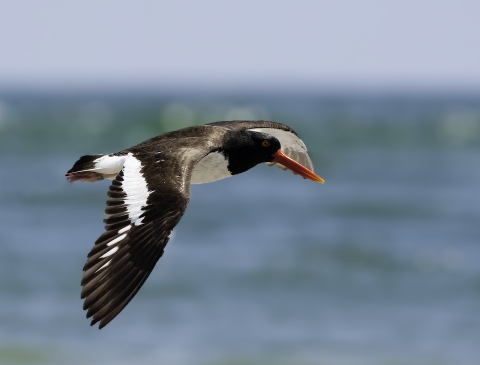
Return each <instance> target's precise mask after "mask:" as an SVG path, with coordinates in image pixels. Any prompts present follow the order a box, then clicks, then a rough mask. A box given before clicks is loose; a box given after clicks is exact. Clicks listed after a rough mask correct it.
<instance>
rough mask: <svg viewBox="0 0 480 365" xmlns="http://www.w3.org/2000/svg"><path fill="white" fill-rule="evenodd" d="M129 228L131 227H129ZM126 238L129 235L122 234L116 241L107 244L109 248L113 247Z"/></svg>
mask: <svg viewBox="0 0 480 365" xmlns="http://www.w3.org/2000/svg"><path fill="white" fill-rule="evenodd" d="M128 227H130V226H128ZM125 237H127V234H126V233H124V234H122V235H121V236H119V237H117V238H115V239H114V240H112V241H110V242H108V243H107V246H112V245H114V244H115V243H117V242H120V241H121V240H123V239H124V238H125Z"/></svg>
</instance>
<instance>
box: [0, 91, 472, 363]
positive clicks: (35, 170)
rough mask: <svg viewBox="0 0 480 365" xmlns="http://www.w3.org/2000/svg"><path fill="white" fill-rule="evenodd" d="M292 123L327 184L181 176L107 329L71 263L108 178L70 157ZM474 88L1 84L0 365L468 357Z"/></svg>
mask: <svg viewBox="0 0 480 365" xmlns="http://www.w3.org/2000/svg"><path fill="white" fill-rule="evenodd" d="M231 119H271V120H275V121H278V122H283V123H286V124H288V125H290V126H291V127H292V128H294V129H295V130H296V131H297V132H298V133H299V134H300V136H301V137H302V139H303V140H304V142H305V143H306V144H307V146H308V147H309V150H310V152H311V156H312V160H313V161H314V164H315V167H316V172H317V173H318V174H319V175H320V176H321V177H323V178H324V179H325V181H326V182H325V184H324V185H319V184H315V183H312V182H309V181H305V180H303V179H301V178H299V177H298V176H294V175H293V174H291V173H290V172H283V171H281V170H280V169H276V168H273V167H272V168H269V167H267V166H264V165H262V166H257V167H256V168H254V169H253V170H251V171H249V172H247V173H245V174H242V175H240V176H237V177H235V178H232V179H226V180H223V181H219V182H215V183H211V184H205V185H195V186H193V188H192V197H191V201H190V204H189V206H188V209H187V212H186V214H185V216H184V218H183V219H182V221H181V222H180V224H179V225H178V226H177V229H176V230H175V234H174V237H173V239H172V240H171V241H170V243H169V244H168V246H167V248H166V252H165V255H164V256H163V257H162V259H161V260H160V261H159V263H158V264H157V267H156V268H155V270H154V272H153V274H152V275H151V276H150V278H149V279H148V281H147V283H146V284H145V285H144V287H143V288H142V289H141V291H140V292H139V293H138V295H137V296H136V297H135V298H134V300H133V301H132V302H131V303H130V304H129V305H128V306H127V308H126V309H125V310H124V311H123V312H122V313H121V314H120V315H119V316H118V317H117V318H116V319H115V320H114V321H113V322H112V323H110V324H109V325H108V326H107V327H106V328H104V329H102V330H101V331H99V330H98V329H97V328H95V327H90V326H89V321H88V320H86V319H85V313H84V312H83V310H82V301H81V300H80V279H81V275H82V266H83V264H84V262H85V259H86V255H87V253H88V252H89V250H90V248H91V246H92V245H93V242H94V241H95V240H96V238H97V237H98V236H99V235H100V234H101V233H102V230H103V223H102V218H103V210H104V206H105V200H106V192H107V189H108V182H107V181H101V182H98V183H95V184H87V183H84V184H81V183H77V184H68V183H67V182H66V181H65V178H64V174H65V172H66V171H67V170H68V169H69V168H70V167H71V165H72V164H73V163H74V162H75V161H76V159H77V158H78V157H79V156H81V155H83V154H94V153H108V152H114V151H118V150H122V149H124V148H127V147H130V146H132V145H134V144H136V143H139V142H141V141H143V140H145V139H147V138H150V137H153V136H155V135H158V134H160V133H163V132H165V131H168V130H173V129H178V128H182V127H186V126H189V125H193V124H203V123H207V122H212V121H217V120H231ZM479 167H480V97H433V96H432V97H428V96H422V97H401V96H396V97H395V96H380V95H377V96H365V97H360V96H357V97H354V96H338V95H337V96H331V95H326V94H324V95H314V94H303V95H276V96H275V95H273V96H268V97H267V96H258V95H257V96H250V97H249V96H241V95H236V96H235V95H230V96H228V95H227V96H218V95H217V96H215V95H207V96H205V95H200V94H198V95H197V94H195V93H190V94H188V95H181V94H177V95H153V94H151V95H150V94H142V95H120V94H116V95H113V94H112V95H87V94H84V95H73V94H72V95H49V96H45V95H22V94H8V93H5V94H2V95H0V364H116V365H118V364H133V363H136V364H139V363H141V364H168V365H170V364H172V365H177V364H178V365H183V364H189V365H190V364H214V365H215V364H218V365H222V364H230V365H231V364H280V365H281V364H296V365H303V364H319V365H357V364H358V365H363V364H365V365H376V364H378V365H390V364H391V365H407V364H415V365H423V364H425V365H434V364H439V365H446V364H451V365H475V364H479V363H480V346H479V344H480V168H479Z"/></svg>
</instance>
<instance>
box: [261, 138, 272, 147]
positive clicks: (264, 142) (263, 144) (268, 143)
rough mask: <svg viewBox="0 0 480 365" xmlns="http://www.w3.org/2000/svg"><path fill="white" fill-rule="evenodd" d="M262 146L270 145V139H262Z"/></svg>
mask: <svg viewBox="0 0 480 365" xmlns="http://www.w3.org/2000/svg"><path fill="white" fill-rule="evenodd" d="M262 147H270V141H268V140H266V139H264V140H263V141H262Z"/></svg>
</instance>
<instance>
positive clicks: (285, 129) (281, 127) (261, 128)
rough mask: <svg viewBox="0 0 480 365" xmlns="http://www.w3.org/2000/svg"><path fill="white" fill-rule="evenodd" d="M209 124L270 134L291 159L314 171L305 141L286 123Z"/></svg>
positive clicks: (223, 122) (245, 122)
mask: <svg viewBox="0 0 480 365" xmlns="http://www.w3.org/2000/svg"><path fill="white" fill-rule="evenodd" d="M209 125H216V126H221V127H225V128H229V129H233V130H239V129H248V130H251V131H255V132H262V133H266V134H270V135H272V136H274V137H276V138H277V139H278V140H279V141H280V145H281V146H282V151H283V153H285V154H286V155H287V156H288V157H290V158H291V159H293V160H295V161H297V162H298V163H299V164H301V165H303V166H305V167H306V168H307V169H309V170H310V171H314V169H313V163H312V160H311V159H310V156H309V155H308V151H307V147H306V146H305V143H303V141H302V140H301V139H300V138H299V137H298V135H297V133H296V132H295V131H294V130H293V129H292V128H290V127H289V126H287V125H285V124H282V123H276V122H269V121H265V120H258V121H247V120H246V121H222V122H214V123H209ZM267 165H269V166H272V165H277V166H278V167H280V168H282V169H284V170H285V169H286V168H285V167H284V166H282V165H280V164H276V163H274V162H269V163H267Z"/></svg>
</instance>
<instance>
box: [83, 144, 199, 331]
mask: <svg viewBox="0 0 480 365" xmlns="http://www.w3.org/2000/svg"><path fill="white" fill-rule="evenodd" d="M177 160H178V159H172V158H170V159H169V158H168V157H162V158H159V157H158V154H157V155H141V154H138V155H135V154H134V153H129V154H128V155H127V157H126V159H125V163H124V166H123V168H122V170H121V171H120V173H119V174H118V176H117V177H116V178H115V180H114V181H113V182H112V184H111V185H110V188H109V191H108V200H107V207H106V209H105V213H106V217H105V219H104V222H105V229H106V231H105V233H103V234H102V235H101V236H100V237H99V238H98V240H97V241H96V242H95V245H94V247H93V248H92V250H91V251H90V253H89V254H88V259H87V262H86V263H85V266H84V268H83V271H84V274H83V278H82V286H83V290H82V294H81V296H82V299H83V298H84V299H85V302H84V305H83V308H84V309H86V310H88V312H87V318H89V317H93V318H92V322H91V324H92V325H94V324H95V323H97V322H99V321H100V325H99V328H102V327H104V326H105V325H106V324H108V323H109V322H110V321H111V320H112V319H114V318H115V317H116V316H117V315H118V314H119V313H120V312H121V311H122V309H123V308H125V306H126V305H127V304H128V303H129V302H130V300H131V299H132V298H133V297H134V296H135V294H136V293H137V292H138V290H139V289H140V288H141V286H142V285H143V283H144V282H145V280H146V279H147V278H148V276H149V275H150V273H151V271H152V270H153V268H154V267H155V264H156V263H157V261H158V259H159V258H160V257H161V256H162V255H163V250H164V248H165V246H166V245H167V242H168V240H169V235H170V233H171V232H172V229H173V228H174V227H175V226H176V225H177V223H178V222H179V221H180V218H181V217H182V215H183V213H184V212H185V208H186V206H187V203H188V199H189V195H190V189H189V185H190V184H189V178H190V176H189V175H190V173H191V167H189V166H188V164H187V166H185V165H182V164H181V163H184V162H185V161H177Z"/></svg>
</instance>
